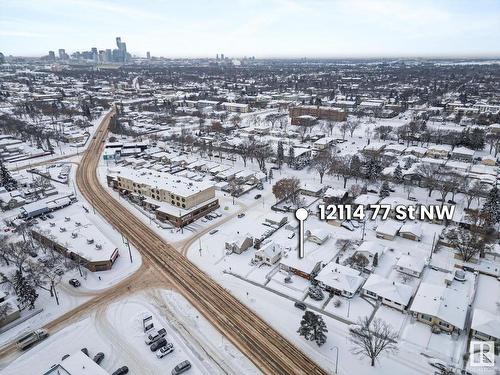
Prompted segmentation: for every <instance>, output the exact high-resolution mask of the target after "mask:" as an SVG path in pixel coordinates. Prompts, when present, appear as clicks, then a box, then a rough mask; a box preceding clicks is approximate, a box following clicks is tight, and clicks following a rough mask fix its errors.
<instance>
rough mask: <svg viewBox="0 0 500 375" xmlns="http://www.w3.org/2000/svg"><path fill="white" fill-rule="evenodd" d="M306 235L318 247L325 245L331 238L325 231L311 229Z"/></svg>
mask: <svg viewBox="0 0 500 375" xmlns="http://www.w3.org/2000/svg"><path fill="white" fill-rule="evenodd" d="M305 235H306V238H307V240H308V241H311V242H314V243H316V244H318V245H323V244H324V243H325V242H326V241H328V239H329V238H330V234H329V233H328V231H326V230H324V229H312V230H311V229H309V230H306V233H305Z"/></svg>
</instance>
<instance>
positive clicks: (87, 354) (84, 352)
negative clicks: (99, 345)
mask: <svg viewBox="0 0 500 375" xmlns="http://www.w3.org/2000/svg"><path fill="white" fill-rule="evenodd" d="M82 353H83V354H85V355H86V356H87V357H88V356H89V350H88V349H87V348H82Z"/></svg>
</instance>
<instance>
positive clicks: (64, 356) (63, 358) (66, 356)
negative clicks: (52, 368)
mask: <svg viewBox="0 0 500 375" xmlns="http://www.w3.org/2000/svg"><path fill="white" fill-rule="evenodd" d="M68 357H69V354H65V355H63V356H62V358H61V361H64V360H65V359H66V358H68Z"/></svg>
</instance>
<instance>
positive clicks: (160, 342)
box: [149, 337, 167, 352]
mask: <svg viewBox="0 0 500 375" xmlns="http://www.w3.org/2000/svg"><path fill="white" fill-rule="evenodd" d="M165 345H167V339H166V338H165V337H162V338H161V339H159V340H156V341H155V342H154V343H152V344H151V346H150V347H149V349H151V351H152V352H156V351H157V350H158V349H160V348H161V347H162V346H165Z"/></svg>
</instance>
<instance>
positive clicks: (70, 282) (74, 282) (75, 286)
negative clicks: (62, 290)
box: [69, 279, 82, 288]
mask: <svg viewBox="0 0 500 375" xmlns="http://www.w3.org/2000/svg"><path fill="white" fill-rule="evenodd" d="M69 285H71V286H73V287H74V288H78V287H79V286H80V285H82V284H80V281H78V280H77V279H70V280H69Z"/></svg>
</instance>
